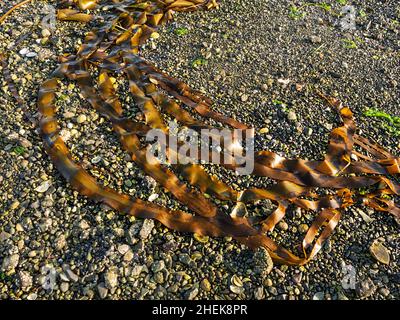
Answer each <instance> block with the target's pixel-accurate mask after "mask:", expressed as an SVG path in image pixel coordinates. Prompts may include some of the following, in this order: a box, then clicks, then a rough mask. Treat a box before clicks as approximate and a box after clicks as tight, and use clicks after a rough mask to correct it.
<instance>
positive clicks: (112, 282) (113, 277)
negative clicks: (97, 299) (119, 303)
mask: <svg viewBox="0 0 400 320" xmlns="http://www.w3.org/2000/svg"><path fill="white" fill-rule="evenodd" d="M104 281H105V285H106V287H107V288H108V289H113V288H115V287H116V286H117V285H118V274H117V272H116V271H115V270H109V271H107V272H106V274H105V275H104Z"/></svg>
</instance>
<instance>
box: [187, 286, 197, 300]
mask: <svg viewBox="0 0 400 320" xmlns="http://www.w3.org/2000/svg"><path fill="white" fill-rule="evenodd" d="M198 293H199V289H197V288H193V289H190V290H188V291H186V292H185V299H187V300H193V299H194V298H196V297H197V295H198Z"/></svg>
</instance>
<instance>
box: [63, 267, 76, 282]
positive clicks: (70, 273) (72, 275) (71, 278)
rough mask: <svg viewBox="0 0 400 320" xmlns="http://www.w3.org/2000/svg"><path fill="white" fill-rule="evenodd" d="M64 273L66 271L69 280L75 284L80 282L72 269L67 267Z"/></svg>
mask: <svg viewBox="0 0 400 320" xmlns="http://www.w3.org/2000/svg"><path fill="white" fill-rule="evenodd" d="M64 271H65V273H66V275H67V277H68V279H70V280H71V281H73V282H78V280H79V277H78V275H77V274H76V273H75V272H73V271H72V270H71V268H70V267H66V268H65V270H64Z"/></svg>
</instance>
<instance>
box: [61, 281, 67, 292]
mask: <svg viewBox="0 0 400 320" xmlns="http://www.w3.org/2000/svg"><path fill="white" fill-rule="evenodd" d="M68 289H69V283H68V282H62V283H61V285H60V290H61V291H62V292H67V291H68Z"/></svg>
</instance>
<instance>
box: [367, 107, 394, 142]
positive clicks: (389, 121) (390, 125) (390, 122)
mask: <svg viewBox="0 0 400 320" xmlns="http://www.w3.org/2000/svg"><path fill="white" fill-rule="evenodd" d="M364 116H366V117H375V118H380V119H384V120H385V121H386V122H384V123H382V127H383V128H385V129H386V130H388V131H389V132H390V133H391V134H393V135H395V136H400V117H398V116H392V115H390V114H388V113H386V112H383V111H380V110H378V109H367V110H365V111H364Z"/></svg>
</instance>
